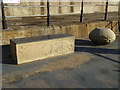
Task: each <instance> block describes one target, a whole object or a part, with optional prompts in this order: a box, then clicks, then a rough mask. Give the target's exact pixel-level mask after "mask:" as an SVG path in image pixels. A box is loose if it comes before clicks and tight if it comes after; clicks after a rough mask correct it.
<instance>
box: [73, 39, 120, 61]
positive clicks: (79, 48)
mask: <svg viewBox="0 0 120 90" xmlns="http://www.w3.org/2000/svg"><path fill="white" fill-rule="evenodd" d="M75 45H76V46H75V51H76V52H88V53H91V54H93V55H96V56H99V57H102V58H105V60H110V61H113V62H115V63H120V62H119V61H118V60H114V59H112V58H109V57H106V56H103V55H101V54H116V55H119V54H120V50H118V49H109V48H106V47H105V46H103V45H102V47H97V46H100V45H95V44H94V43H93V42H92V41H89V40H83V39H82V40H81V39H76V40H75ZM85 46H88V47H85ZM90 46H91V47H90Z"/></svg>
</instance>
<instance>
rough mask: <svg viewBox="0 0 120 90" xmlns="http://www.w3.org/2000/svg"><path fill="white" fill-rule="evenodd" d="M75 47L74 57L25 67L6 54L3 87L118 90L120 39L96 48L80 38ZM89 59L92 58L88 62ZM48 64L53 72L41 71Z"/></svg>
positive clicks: (40, 62) (54, 59) (38, 62)
mask: <svg viewBox="0 0 120 90" xmlns="http://www.w3.org/2000/svg"><path fill="white" fill-rule="evenodd" d="M75 44H76V46H75V53H74V54H70V55H65V56H61V57H54V58H48V59H45V60H42V61H35V62H32V63H27V64H22V65H14V64H13V63H11V62H10V59H11V57H10V55H9V52H5V51H4V53H6V55H5V56H4V55H3V62H2V70H3V71H2V72H3V75H2V79H3V88H118V73H119V72H120V71H119V69H118V64H120V61H118V56H119V54H120V52H119V49H118V47H119V46H118V39H117V40H116V41H115V42H114V43H112V44H109V45H105V46H95V45H93V44H92V42H91V41H88V40H85V39H77V40H76V43H75ZM8 49H9V46H4V47H3V50H8ZM8 51H9V50H8ZM85 57H89V59H88V60H87V62H86V61H85V62H84V59H85ZM71 59H72V60H71ZM62 60H63V61H64V62H62V63H63V64H62V63H61V62H60V61H62ZM67 60H71V61H72V62H71V63H70V62H67ZM79 60H81V62H80V61H79ZM74 61H75V62H74ZM53 62H54V64H53ZM78 62H79V63H78ZM55 63H56V64H58V65H55ZM68 63H70V65H71V66H69V65H68ZM66 64H67V65H66ZM44 65H46V67H48V68H49V69H45V70H43V71H40V68H43V66H44ZM51 65H53V66H51ZM58 66H61V67H58ZM43 69H44V68H43Z"/></svg>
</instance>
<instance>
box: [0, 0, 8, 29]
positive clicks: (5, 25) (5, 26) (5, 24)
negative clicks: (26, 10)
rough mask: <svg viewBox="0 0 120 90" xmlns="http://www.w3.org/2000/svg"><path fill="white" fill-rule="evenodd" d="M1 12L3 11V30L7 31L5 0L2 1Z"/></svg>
mask: <svg viewBox="0 0 120 90" xmlns="http://www.w3.org/2000/svg"><path fill="white" fill-rule="evenodd" d="M1 11H2V27H3V29H7V23H6V20H5V13H4V4H3V0H1Z"/></svg>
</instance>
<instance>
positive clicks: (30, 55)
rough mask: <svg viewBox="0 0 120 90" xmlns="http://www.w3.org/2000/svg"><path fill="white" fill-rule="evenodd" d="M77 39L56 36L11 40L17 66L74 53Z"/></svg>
mask: <svg viewBox="0 0 120 90" xmlns="http://www.w3.org/2000/svg"><path fill="white" fill-rule="evenodd" d="M74 41H75V37H74V36H73V35H68V34H55V35H45V36H36V37H29V38H18V39H11V40H10V46H11V53H12V57H13V59H14V60H15V62H16V63H17V64H22V63H27V62H31V61H36V60H41V59H45V58H48V57H54V56H59V55H64V54H69V53H73V52H74Z"/></svg>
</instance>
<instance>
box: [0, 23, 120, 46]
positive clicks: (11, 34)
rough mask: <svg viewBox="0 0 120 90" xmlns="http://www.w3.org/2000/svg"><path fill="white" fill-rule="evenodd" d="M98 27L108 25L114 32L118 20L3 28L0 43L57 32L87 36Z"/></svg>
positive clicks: (116, 30)
mask: <svg viewBox="0 0 120 90" xmlns="http://www.w3.org/2000/svg"><path fill="white" fill-rule="evenodd" d="M98 27H100V28H105V27H108V28H110V29H112V30H113V31H114V32H118V21H98V22H91V23H85V24H84V23H80V24H74V25H65V26H62V25H61V26H50V27H39V26H32V27H31V26H29V27H24V28H19V29H18V30H3V31H0V34H1V33H2V43H0V45H8V44H10V39H15V38H24V37H32V36H41V35H49V34H59V33H67V34H71V35H75V38H87V37H88V36H89V33H90V32H91V31H92V30H94V29H95V28H98Z"/></svg>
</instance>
